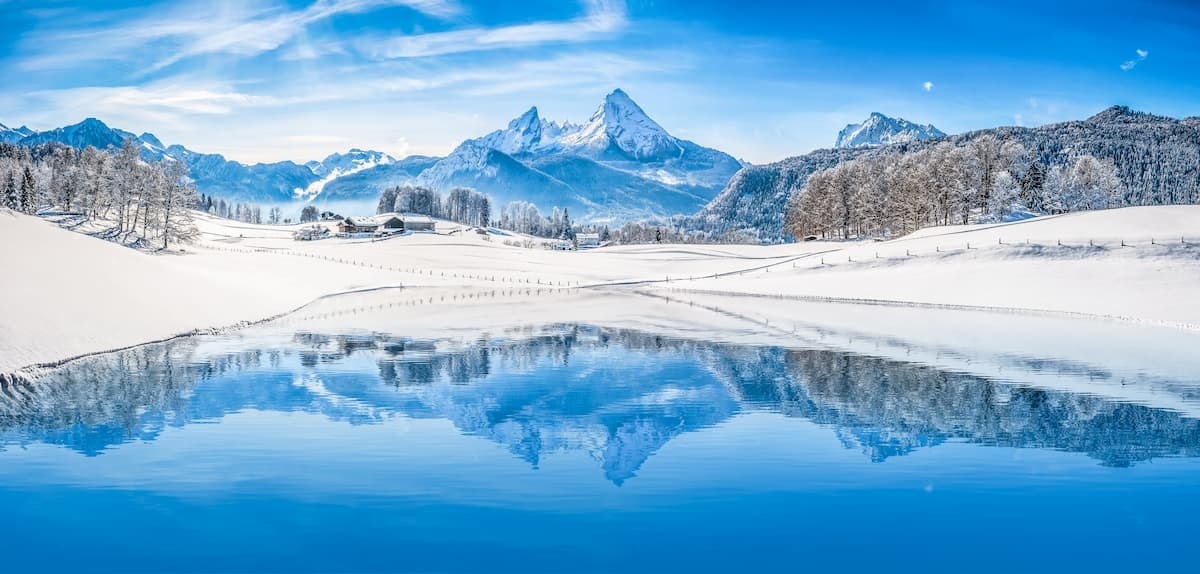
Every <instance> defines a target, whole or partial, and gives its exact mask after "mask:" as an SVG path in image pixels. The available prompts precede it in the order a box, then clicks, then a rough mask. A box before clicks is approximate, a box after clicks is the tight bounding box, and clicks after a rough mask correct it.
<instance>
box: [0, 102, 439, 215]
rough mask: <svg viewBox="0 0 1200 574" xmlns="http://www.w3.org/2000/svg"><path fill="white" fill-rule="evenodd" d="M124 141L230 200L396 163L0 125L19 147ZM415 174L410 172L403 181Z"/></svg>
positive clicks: (297, 191)
mask: <svg viewBox="0 0 1200 574" xmlns="http://www.w3.org/2000/svg"><path fill="white" fill-rule="evenodd" d="M126 140H132V141H133V142H134V143H136V144H137V145H138V146H140V148H141V152H142V156H143V157H145V158H146V159H147V160H154V161H158V160H163V159H173V160H178V161H182V162H184V164H185V165H187V167H188V170H189V172H190V174H191V177H192V179H193V180H195V183H196V189H197V190H198V191H200V192H201V193H205V194H208V195H212V196H215V197H222V198H225V199H230V200H236V201H256V202H291V201H297V200H312V199H314V198H316V197H318V196H320V195H322V193H323V190H324V187H325V186H326V185H327V184H328V183H330V182H331V181H336V180H338V179H341V178H344V177H347V176H350V175H352V174H355V173H358V172H361V171H364V170H367V169H370V168H374V167H377V166H387V165H390V164H393V163H395V161H396V160H395V158H393V157H391V156H389V155H387V154H385V153H382V152H377V151H368V150H360V149H352V150H350V151H349V152H347V153H344V154H333V155H331V156H329V157H327V158H325V159H324V160H321V161H312V162H308V163H307V164H304V165H301V164H297V163H295V162H291V161H282V162H275V163H258V164H252V165H251V164H243V163H239V162H236V161H232V160H229V159H226V158H225V157H224V156H222V155H220V154H205V153H199V152H195V151H192V150H190V149H188V148H186V147H183V146H181V145H171V146H167V145H165V144H163V142H162V141H160V140H159V139H158V137H156V136H155V135H154V134H151V133H143V134H142V135H134V134H133V133H132V132H128V131H125V130H121V129H117V128H113V127H110V126H108V125H107V124H105V123H104V122H102V121H100V120H98V119H96V118H88V119H86V120H83V121H82V122H79V123H77V124H73V125H69V126H65V127H61V128H56V129H53V130H47V131H44V132H35V131H33V130H30V129H29V128H25V127H22V128H17V129H12V128H8V127H5V126H3V125H2V124H0V142H5V143H14V144H19V145H24V146H36V145H40V144H47V143H59V144H63V145H68V146H71V147H74V148H80V149H81V148H85V147H88V146H91V147H95V148H97V149H115V148H119V147H121V146H122V145H124V143H125V141H126ZM415 175H416V174H410V175H409V176H408V178H406V179H405V181H408V180H411V179H412V177H414V176H415ZM376 193H377V192H375V191H373V190H372V191H370V192H369V193H366V194H363V195H362V197H359V198H357V199H373V198H374V196H375V195H376ZM343 199H345V197H343Z"/></svg>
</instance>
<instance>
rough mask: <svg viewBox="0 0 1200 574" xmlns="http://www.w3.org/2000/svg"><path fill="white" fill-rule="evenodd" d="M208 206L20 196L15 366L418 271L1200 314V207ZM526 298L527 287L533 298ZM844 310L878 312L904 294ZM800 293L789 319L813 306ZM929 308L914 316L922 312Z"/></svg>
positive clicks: (699, 310)
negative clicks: (168, 239) (388, 223)
mask: <svg viewBox="0 0 1200 574" xmlns="http://www.w3.org/2000/svg"><path fill="white" fill-rule="evenodd" d="M198 217H199V218H200V219H199V225H200V228H201V231H202V232H203V234H202V238H201V241H200V242H199V243H197V244H196V245H193V246H189V247H187V248H186V251H185V252H184V253H178V254H147V253H143V252H139V251H135V250H132V249H128V248H125V247H121V246H119V245H116V244H113V243H108V242H105V241H101V240H97V239H94V238H91V237H87V236H85V235H81V234H78V233H74V232H71V231H67V230H64V229H60V228H58V227H57V226H55V225H54V224H52V223H50V222H47V221H43V220H40V219H36V218H32V217H28V216H23V215H16V214H13V213H11V212H8V211H0V241H3V244H4V246H5V247H4V248H3V249H0V266H2V268H3V269H5V273H4V275H3V276H2V278H0V287H2V289H0V291H2V293H3V296H2V297H0V372H8V371H13V370H17V369H20V368H22V367H26V366H30V365H36V364H41V363H50V362H56V361H61V360H63V359H67V358H70V357H74V356H78V355H81V354H86V353H93V352H98V351H103V350H109V349H115V348H120V347H126V346H131V345H136V344H140V343H144V342H148V341H153V340H159V339H163V338H167V337H171V336H175V335H178V334H183V333H188V332H192V331H196V330H206V329H217V328H226V327H231V326H236V325H239V324H242V323H245V322H254V321H261V320H263V319H267V318H270V317H274V316H276V315H279V314H281V313H286V312H288V311H291V310H293V309H296V308H298V307H301V306H303V305H306V304H308V303H310V302H312V301H313V300H314V299H317V298H319V297H322V296H325V295H330V294H336V293H342V292H347V291H358V290H368V289H376V288H382V287H398V286H404V287H409V288H413V287H419V288H421V289H412V290H410V291H408V293H409V295H406V296H407V297H424V298H426V299H427V300H428V301H429V302H433V301H435V300H436V301H437V302H438V303H439V304H440V303H444V302H445V300H446V299H448V300H449V301H450V302H451V303H453V302H455V301H457V300H458V299H456V298H458V297H461V298H462V299H461V300H463V301H470V302H471V305H470V308H471V309H472V310H473V312H472V313H471V314H461V313H452V312H450V311H449V308H451V307H453V305H450V306H447V312H446V313H445V314H444V318H445V320H446V321H451V322H456V323H453V324H454V325H458V324H462V325H463V326H464V327H477V326H478V324H485V323H487V324H491V323H505V322H507V323H510V324H517V323H519V322H521V321H525V322H538V321H556V320H559V319H558V318H557V317H556V313H561V312H562V309H563V308H564V306H565V307H566V308H570V307H571V305H572V304H571V303H565V304H559V305H549V304H541V303H539V301H543V300H544V299H539V298H538V297H539V296H537V295H534V294H530V292H532V293H536V291H537V290H538V289H541V290H542V291H543V295H541V297H548V296H549V295H548V294H549V293H550V290H559V289H567V288H580V289H583V290H587V291H589V292H590V291H593V290H596V289H608V290H626V291H637V292H640V293H649V294H656V295H661V296H665V297H672V298H677V299H682V298H684V297H686V298H687V300H688V301H689V302H691V303H692V304H693V305H695V306H688V307H684V306H682V305H679V304H678V303H667V302H665V301H664V300H663V299H652V298H643V299H644V300H645V301H646V303H645V304H644V305H645V306H643V307H637V306H628V305H627V304H625V303H621V304H619V305H617V306H618V307H620V308H617V309H612V314H613V316H623V317H626V318H627V319H631V318H634V317H644V318H645V321H643V326H645V327H653V326H655V325H653V324H650V323H662V324H666V323H680V324H686V323H688V322H700V323H704V322H705V321H707V319H704V320H702V319H699V318H698V317H699V315H697V314H705V313H710V314H711V313H714V312H715V311H714V310H713V309H717V308H719V309H720V313H721V314H722V315H723V316H724V317H726V318H725V319H723V321H733V322H734V323H735V324H744V323H745V321H747V320H750V321H751V322H752V323H753V322H755V321H758V322H761V321H767V322H770V321H772V320H778V321H783V320H784V317H783V313H784V309H785V308H788V306H789V305H793V304H795V303H798V302H801V301H807V302H809V303H811V302H812V301H813V300H822V299H826V298H828V299H835V300H843V301H846V302H849V301H853V300H870V301H871V302H874V303H879V302H886V303H888V304H890V305H896V306H912V304H918V305H919V306H924V307H926V308H928V307H934V306H947V305H949V306H964V307H988V308H1003V309H1015V310H1021V311H1022V312H1028V311H1037V312H1042V313H1043V314H1051V315H1055V314H1057V315H1063V316H1065V317H1069V316H1073V315H1077V314H1082V315H1097V316H1105V317H1113V318H1119V319H1121V320H1125V321H1134V322H1141V323H1151V324H1157V325H1166V326H1170V327H1175V328H1184V329H1191V330H1195V329H1197V328H1200V299H1198V297H1197V295H1200V207H1194V206H1171V207H1142V208H1128V209H1121V210H1112V211H1104V212H1092V213H1076V214H1070V215H1063V216H1055V217H1045V218H1039V219H1034V220H1029V221H1024V222H1017V223H1009V224H1002V225H977V226H960V227H943V228H932V229H926V230H923V231H921V232H919V233H916V234H913V235H910V236H907V237H904V238H900V239H896V240H892V241H885V242H853V243H828V242H808V243H800V244H793V245H779V246H768V247H760V246H743V245H736V246H733V245H729V246H727V245H637V246H623V247H611V248H603V249H597V250H592V251H584V252H562V251H549V250H542V249H525V248H521V247H515V246H510V245H505V244H504V241H505V240H506V239H507V240H510V241H511V240H514V239H520V238H519V237H515V236H514V237H504V236H497V235H489V236H484V235H480V234H477V233H475V232H474V231H470V230H465V231H458V232H454V233H451V232H452V231H455V230H458V229H459V226H457V225H453V224H442V225H440V226H439V234H436V235H435V234H419V233H418V234H413V235H408V236H402V237H395V238H390V239H386V240H383V241H372V240H369V239H358V240H344V239H327V240H322V241H313V242H297V241H293V240H292V232H293V231H294V230H295V229H296V226H269V225H250V224H243V223H237V222H231V221H225V220H220V219H215V218H210V217H207V216H203V215H201V216H198ZM1060 242H1061V245H1060ZM1122 242H1124V243H1125V245H1124V246H1122ZM968 246H969V249H968ZM560 295H561V296H562V297H563V299H560V301H561V300H566V299H568V298H569V295H567V294H560ZM747 295H751V296H747ZM518 296H520V297H525V299H523V300H522V301H523V302H522V303H521V304H519V305H518V304H516V303H514V301H513V300H512V297H518ZM781 296H782V297H784V298H787V299H780V297H781ZM556 297H557V295H556ZM601 300H602V299H601ZM622 300H625V299H622ZM592 301H593V303H589V304H591V305H595V304H596V303H595V301H596V300H592ZM710 308H711V309H710ZM832 308H845V309H847V313H848V316H850V315H853V316H854V317H856V318H857V319H856V321H859V322H861V323H863V324H864V325H866V324H869V323H871V322H873V321H874V320H875V319H874V317H876V316H877V311H878V310H881V309H885V308H886V307H879V306H873V307H865V308H859V307H854V308H851V307H848V306H845V305H841V306H837V305H835V306H832ZM310 309H312V307H310ZM796 309H799V308H794V309H793V311H792V313H791V316H790V317H787V320H788V321H791V322H795V321H797V320H799V319H802V317H797V316H796V314H797V313H804V311H799V310H796ZM851 309H853V311H851ZM919 310H920V307H918V309H917V310H916V311H911V312H910V314H909V315H905V316H907V317H910V318H911V320H913V321H919V317H920V316H921V313H920V312H918V311H919ZM879 312H881V311H879ZM600 314H601V315H603V313H600ZM776 316H778V317H776ZM738 321H742V323H738ZM735 324H731V325H730V326H729V328H730V329H737V327H736V325H735Z"/></svg>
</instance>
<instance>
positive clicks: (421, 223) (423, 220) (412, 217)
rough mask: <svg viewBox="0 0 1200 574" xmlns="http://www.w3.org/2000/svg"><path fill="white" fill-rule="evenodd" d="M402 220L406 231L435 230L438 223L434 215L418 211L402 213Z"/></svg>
mask: <svg viewBox="0 0 1200 574" xmlns="http://www.w3.org/2000/svg"><path fill="white" fill-rule="evenodd" d="M400 220H401V223H402V225H403V229H404V230H405V231H434V227H435V223H436V222H434V220H433V218H432V217H429V216H428V215H420V214H416V213H401V214H400Z"/></svg>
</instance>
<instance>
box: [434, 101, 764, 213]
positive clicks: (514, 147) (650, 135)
mask: <svg viewBox="0 0 1200 574" xmlns="http://www.w3.org/2000/svg"><path fill="white" fill-rule="evenodd" d="M741 168H742V163H741V162H740V161H738V160H737V159H735V158H733V157H732V156H730V155H728V154H726V153H724V152H721V151H717V150H714V149H710V148H706V147H702V146H699V145H697V144H695V143H692V142H690V141H687V140H682V139H679V138H676V137H674V136H672V135H671V134H670V133H668V132H667V131H666V130H665V129H663V127H662V126H660V125H659V124H658V123H657V122H655V121H654V120H652V119H650V117H649V116H648V115H647V114H646V112H645V111H644V110H642V108H641V107H640V106H638V104H637V103H636V102H634V101H633V99H632V98H630V97H629V95H628V94H626V93H625V92H624V91H622V90H614V91H613V92H612V93H610V94H608V96H606V97H605V98H604V101H603V102H602V103H601V104H600V106H599V107H598V108H597V109H596V111H595V113H593V114H592V116H591V118H589V119H588V121H587V122H585V123H583V124H572V123H562V124H559V123H557V122H554V121H551V120H546V119H544V118H542V117H541V116H540V115H539V113H538V109H537V108H536V107H533V108H530V109H529V110H528V111H526V112H525V113H524V114H521V115H520V116H519V117H517V118H516V119H514V120H512V121H511V122H509V123H508V126H507V127H506V128H504V129H501V130H497V131H494V132H492V133H490V134H487V135H485V136H483V137H480V138H475V139H470V140H467V141H465V142H463V143H462V144H460V145H459V146H458V147H457V148H456V149H455V150H454V151H453V152H451V153H450V155H448V156H447V157H445V158H442V159H441V160H439V161H437V162H436V163H434V164H433V165H431V166H430V167H429V168H428V169H426V170H425V171H423V172H422V173H421V174H420V175H419V176H418V177H417V178H416V179H415V183H417V184H419V185H424V186H427V187H431V188H433V189H439V190H446V189H450V188H452V187H455V186H465V187H473V188H475V189H477V190H479V191H482V192H483V193H486V194H488V195H491V196H492V197H493V199H495V200H496V201H497V203H499V204H504V203H506V202H508V201H515V200H523V201H529V202H532V203H534V204H535V205H537V206H538V207H539V208H540V209H542V210H543V211H548V210H550V209H551V208H552V207H555V206H557V207H566V208H569V209H571V210H572V211H573V212H575V213H576V214H577V215H576V217H577V218H580V219H585V220H593V221H622V220H628V219H637V218H645V217H657V216H665V215H670V214H676V213H687V212H691V211H694V210H695V209H696V208H698V206H702V205H704V204H705V203H706V202H707V201H708V200H710V199H712V198H713V197H714V196H715V195H716V194H717V192H719V191H720V190H721V189H722V188H723V187H724V186H725V184H726V183H728V181H729V179H730V178H731V177H732V176H733V174H734V173H736V172H737V171H738V170H739V169H741Z"/></svg>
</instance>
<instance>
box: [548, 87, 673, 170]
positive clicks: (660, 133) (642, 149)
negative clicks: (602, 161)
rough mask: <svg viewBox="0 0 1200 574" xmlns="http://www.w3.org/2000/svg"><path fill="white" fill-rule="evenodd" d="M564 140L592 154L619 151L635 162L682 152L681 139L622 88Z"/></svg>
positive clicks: (665, 157)
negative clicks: (673, 135)
mask: <svg viewBox="0 0 1200 574" xmlns="http://www.w3.org/2000/svg"><path fill="white" fill-rule="evenodd" d="M564 143H565V144H566V145H567V146H568V147H573V148H583V149H588V150H591V151H592V152H593V154H604V153H608V152H610V151H611V152H616V153H617V154H618V155H625V156H627V157H629V158H631V159H634V160H636V161H665V160H668V159H672V158H677V157H679V156H680V155H681V154H682V153H683V150H682V148H681V147H680V144H679V142H678V140H676V139H675V138H674V137H672V136H671V134H669V133H667V130H665V129H663V127H662V126H660V125H658V122H655V121H654V120H652V119H650V116H649V115H647V114H646V112H645V110H643V109H642V107H641V106H639V105H637V102H634V101H633V98H631V97H629V94H627V93H625V91H624V90H621V89H619V88H618V89H616V90H613V91H612V92H611V93H609V94H608V95H607V96H605V97H604V102H603V103H601V104H600V107H599V108H597V109H596V112H595V113H593V114H592V117H591V119H589V120H588V121H587V123H585V124H583V125H582V126H580V127H579V130H578V131H576V132H574V133H572V134H570V135H569V136H568V137H567V138H566V139H565V141H564Z"/></svg>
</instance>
